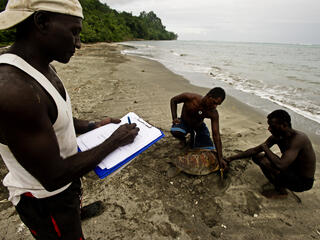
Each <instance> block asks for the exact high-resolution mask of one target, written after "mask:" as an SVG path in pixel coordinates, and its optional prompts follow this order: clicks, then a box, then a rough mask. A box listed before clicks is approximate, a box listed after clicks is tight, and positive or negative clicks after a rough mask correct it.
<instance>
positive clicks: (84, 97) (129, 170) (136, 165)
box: [0, 43, 320, 240]
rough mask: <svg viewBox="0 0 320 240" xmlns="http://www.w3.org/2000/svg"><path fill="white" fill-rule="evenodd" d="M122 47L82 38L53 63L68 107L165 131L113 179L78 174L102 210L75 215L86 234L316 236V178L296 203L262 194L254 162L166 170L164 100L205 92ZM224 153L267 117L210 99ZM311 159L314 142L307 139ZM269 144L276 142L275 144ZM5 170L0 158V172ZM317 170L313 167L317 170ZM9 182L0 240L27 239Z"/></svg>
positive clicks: (169, 154) (86, 115)
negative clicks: (201, 170)
mask: <svg viewBox="0 0 320 240" xmlns="http://www.w3.org/2000/svg"><path fill="white" fill-rule="evenodd" d="M122 48H123V46H118V45H116V44H107V43H99V44H93V45H85V46H83V47H82V49H81V50H79V51H78V52H77V54H76V56H74V57H73V58H72V60H71V62H70V63H69V64H67V65H62V64H58V63H55V64H54V65H55V66H56V68H57V70H58V73H59V75H60V76H61V78H62V79H63V81H64V83H65V86H66V88H67V89H68V91H69V94H70V96H71V98H72V102H73V110H74V116H75V117H78V118H82V119H88V120H91V119H96V120H97V119H101V118H102V117H104V116H112V117H119V118H120V117H122V116H123V115H125V114H126V113H127V112H129V111H133V112H135V113H137V114H138V115H139V116H141V117H142V118H144V119H145V120H147V121H149V122H150V123H151V124H153V125H155V126H157V127H158V128H160V129H162V130H163V131H164V133H165V135H166V137H165V138H163V139H162V140H161V141H159V142H158V143H156V144H155V145H153V146H152V147H151V148H149V149H148V150H147V151H145V152H144V153H143V154H141V155H140V156H138V157H137V158H136V159H135V160H134V161H133V162H132V163H131V164H130V165H128V166H127V167H126V168H125V169H123V170H122V171H120V172H119V173H118V174H116V175H115V176H113V177H111V178H106V179H103V180H100V179H98V178H97V176H96V175H95V174H94V173H93V172H91V173H89V174H87V175H86V176H85V177H84V181H83V182H84V205H86V204H88V203H91V202H94V201H96V200H101V201H102V202H103V204H104V207H105V211H104V213H103V214H102V215H100V216H97V217H94V218H92V219H89V220H86V221H84V222H83V230H84V234H85V236H86V239H91V240H97V239H101V240H103V239H130V240H135V239H154V240H156V239H181V240H189V239H190V240H194V239H204V240H206V239H232V240H233V239H246V240H247V239H254V240H258V239H272V240H279V239H290V240H293V239H296V240H307V239H320V214H319V212H320V210H319V209H320V208H319V202H320V194H319V184H318V181H316V182H315V184H314V187H313V189H312V190H310V191H308V192H305V193H298V194H297V195H298V196H299V197H300V198H301V200H302V203H298V201H297V200H296V198H295V197H294V196H293V195H292V194H289V196H288V198H287V199H282V200H270V199H266V198H264V197H263V196H262V195H261V194H260V191H261V186H262V185H263V184H264V183H266V182H267V180H266V179H265V178H264V176H263V175H262V173H261V172H260V171H259V169H258V167H257V166H256V165H254V164H252V163H251V162H249V161H247V160H243V161H235V162H233V163H232V164H231V170H230V172H229V174H228V176H227V179H226V180H225V182H224V183H223V184H221V182H220V180H219V176H218V175H217V174H215V173H212V174H210V175H207V176H190V175H187V174H184V173H180V174H179V175H178V176H176V177H175V178H173V179H169V178H167V176H166V170H167V169H168V168H169V164H168V163H166V161H167V160H168V159H170V158H174V157H176V156H178V155H179V154H181V152H180V150H178V149H177V141H176V140H175V139H173V138H172V137H171V136H170V134H169V132H168V131H169V129H170V125H171V113H170V107H169V100H170V98H171V97H172V96H174V95H176V94H179V93H181V92H197V93H200V94H205V93H206V92H207V91H208V89H205V88H199V87H195V86H192V85H190V84H189V83H188V82H187V81H186V80H185V79H183V78H182V77H180V76H178V75H175V74H173V73H172V72H170V71H169V70H167V69H166V68H165V67H163V66H162V65H161V64H159V63H157V62H154V61H150V60H147V59H143V58H137V57H131V56H123V55H121V54H120V53H119V50H120V49H122ZM218 110H219V113H220V131H221V137H222V142H223V152H224V155H225V156H228V155H230V154H232V153H235V152H236V151H238V150H245V149H247V148H249V147H252V146H255V145H257V144H259V143H261V142H263V141H264V140H265V139H266V137H267V136H269V133H268V132H267V126H266V121H265V116H262V115H260V114H259V113H256V112H254V111H253V110H252V109H250V108H249V107H247V106H245V105H244V104H241V103H239V102H237V101H236V100H234V99H232V98H230V97H227V99H226V101H225V102H224V103H223V104H222V105H221V106H219V108H218ZM315 148H316V151H317V156H318V159H319V146H318V145H315ZM275 150H276V149H275ZM5 173H6V169H5V167H4V166H3V163H2V161H1V169H0V175H1V176H0V177H1V178H3V176H4V174H5ZM318 177H319V172H318V171H317V172H316V179H318ZM6 197H7V191H6V189H4V187H3V186H1V188H0V200H1V201H0V211H1V214H0V239H8V240H9V239H14V240H17V239H21V240H22V239H23V240H29V239H32V237H31V235H30V234H29V232H28V230H27V229H26V228H25V227H24V226H23V224H22V223H21V221H20V220H19V217H18V215H17V214H16V212H15V209H14V207H12V205H11V203H9V202H7V201H6V200H5V199H6Z"/></svg>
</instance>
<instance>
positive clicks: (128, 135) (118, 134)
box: [108, 123, 140, 147]
mask: <svg viewBox="0 0 320 240" xmlns="http://www.w3.org/2000/svg"><path fill="white" fill-rule="evenodd" d="M139 130H140V129H139V128H137V125H136V124H135V123H132V124H127V123H126V124H124V125H121V126H120V127H119V128H118V129H117V130H116V131H114V132H113V133H112V135H111V136H110V137H109V138H108V139H109V140H112V141H114V142H115V143H117V144H118V146H119V147H121V146H124V145H127V144H129V143H132V142H133V141H134V139H135V137H136V136H137V135H138V132H139Z"/></svg>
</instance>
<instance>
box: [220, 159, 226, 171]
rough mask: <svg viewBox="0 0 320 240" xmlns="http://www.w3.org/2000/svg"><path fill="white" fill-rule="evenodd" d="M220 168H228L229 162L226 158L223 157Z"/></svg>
mask: <svg viewBox="0 0 320 240" xmlns="http://www.w3.org/2000/svg"><path fill="white" fill-rule="evenodd" d="M220 168H222V169H223V170H225V169H227V168H228V162H226V161H225V160H224V159H222V160H221V161H220Z"/></svg>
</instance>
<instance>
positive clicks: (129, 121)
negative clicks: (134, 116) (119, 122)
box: [128, 116, 131, 124]
mask: <svg viewBox="0 0 320 240" xmlns="http://www.w3.org/2000/svg"><path fill="white" fill-rule="evenodd" d="M128 123H129V124H131V120H130V117H129V116H128Z"/></svg>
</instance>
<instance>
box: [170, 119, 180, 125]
mask: <svg viewBox="0 0 320 240" xmlns="http://www.w3.org/2000/svg"><path fill="white" fill-rule="evenodd" d="M172 123H173V124H179V123H181V120H180V119H179V118H175V119H173V121H172Z"/></svg>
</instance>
